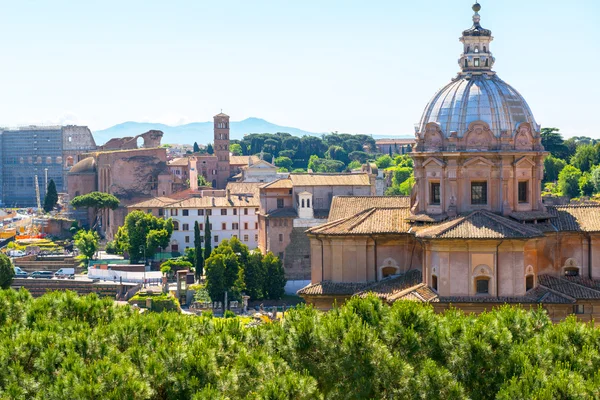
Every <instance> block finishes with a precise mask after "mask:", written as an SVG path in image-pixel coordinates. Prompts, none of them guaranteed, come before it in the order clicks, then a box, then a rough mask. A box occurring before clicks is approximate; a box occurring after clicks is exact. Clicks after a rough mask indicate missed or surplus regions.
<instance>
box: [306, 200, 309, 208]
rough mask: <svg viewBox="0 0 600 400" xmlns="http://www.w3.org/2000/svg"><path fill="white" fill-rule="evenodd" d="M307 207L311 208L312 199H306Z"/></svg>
mask: <svg viewBox="0 0 600 400" xmlns="http://www.w3.org/2000/svg"><path fill="white" fill-rule="evenodd" d="M306 207H308V208H310V199H306Z"/></svg>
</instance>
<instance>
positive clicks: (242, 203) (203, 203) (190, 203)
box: [165, 194, 260, 208]
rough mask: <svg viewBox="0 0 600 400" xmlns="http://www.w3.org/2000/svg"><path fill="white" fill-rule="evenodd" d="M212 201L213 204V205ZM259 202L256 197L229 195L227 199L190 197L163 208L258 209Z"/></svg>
mask: <svg viewBox="0 0 600 400" xmlns="http://www.w3.org/2000/svg"><path fill="white" fill-rule="evenodd" d="M213 201H214V203H213ZM259 205H260V201H259V199H258V197H256V196H243V195H240V196H238V195H237V194H236V195H233V194H232V195H231V196H230V197H229V198H227V197H213V196H207V197H190V198H187V199H185V200H181V201H178V202H177V203H173V204H169V205H167V206H165V208H211V207H223V208H224V207H258V206H259Z"/></svg>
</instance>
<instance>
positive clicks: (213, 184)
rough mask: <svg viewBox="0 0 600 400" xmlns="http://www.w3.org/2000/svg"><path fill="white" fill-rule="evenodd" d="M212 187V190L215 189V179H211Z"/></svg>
mask: <svg viewBox="0 0 600 400" xmlns="http://www.w3.org/2000/svg"><path fill="white" fill-rule="evenodd" d="M212 187H213V189H215V188H216V187H217V180H216V179H213V181H212Z"/></svg>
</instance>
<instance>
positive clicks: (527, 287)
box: [525, 275, 533, 291]
mask: <svg viewBox="0 0 600 400" xmlns="http://www.w3.org/2000/svg"><path fill="white" fill-rule="evenodd" d="M531 289H533V275H527V276H526V277H525V291H529V290H531Z"/></svg>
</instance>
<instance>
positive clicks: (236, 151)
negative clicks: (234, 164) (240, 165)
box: [229, 143, 243, 156]
mask: <svg viewBox="0 0 600 400" xmlns="http://www.w3.org/2000/svg"><path fill="white" fill-rule="evenodd" d="M229 151H230V152H231V154H233V155H234V156H241V155H242V154H243V152H242V146H241V145H240V144H239V143H232V144H231V145H230V146H229Z"/></svg>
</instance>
